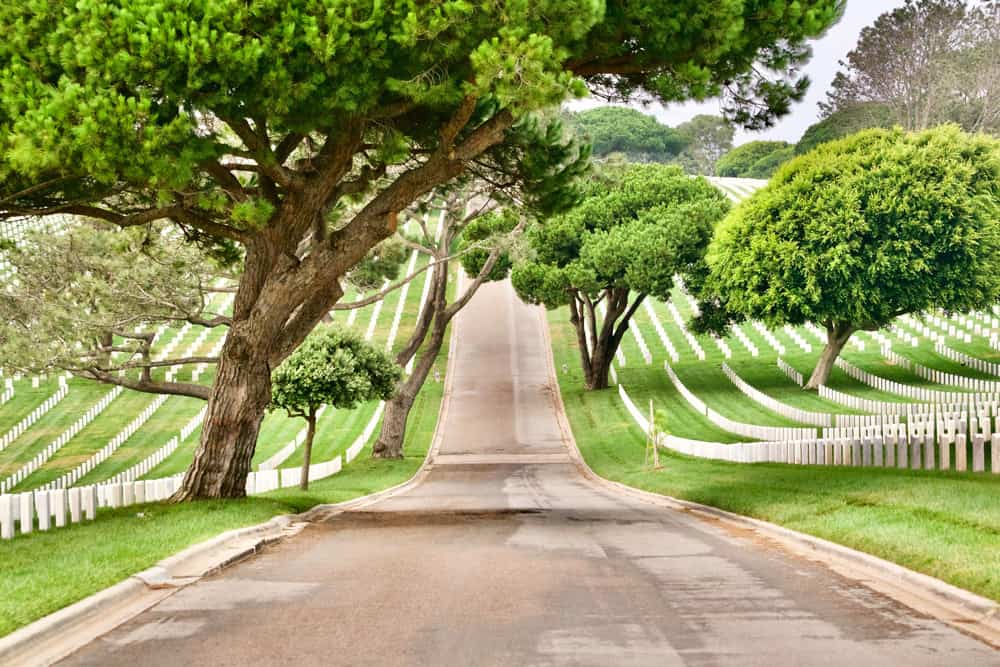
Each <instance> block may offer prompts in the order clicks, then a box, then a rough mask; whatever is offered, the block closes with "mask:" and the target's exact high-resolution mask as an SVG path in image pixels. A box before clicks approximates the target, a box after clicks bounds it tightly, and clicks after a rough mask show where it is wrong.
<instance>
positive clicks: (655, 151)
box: [573, 106, 687, 162]
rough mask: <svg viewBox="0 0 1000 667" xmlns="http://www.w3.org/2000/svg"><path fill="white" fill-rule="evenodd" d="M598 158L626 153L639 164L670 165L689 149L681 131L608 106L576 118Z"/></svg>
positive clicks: (633, 110)
mask: <svg viewBox="0 0 1000 667" xmlns="http://www.w3.org/2000/svg"><path fill="white" fill-rule="evenodd" d="M573 121H574V122H573V124H574V125H575V126H576V128H577V129H578V130H579V131H580V133H581V135H582V136H583V138H585V139H587V140H588V141H590V145H591V149H592V150H593V154H594V155H595V156H596V157H604V156H606V155H608V154H609V153H625V154H626V155H627V156H628V157H629V159H631V160H633V161H636V162H646V161H652V162H669V161H670V159H671V158H673V157H675V156H676V155H677V154H678V153H680V152H681V151H682V150H683V149H684V148H685V146H687V139H686V138H685V137H684V136H682V135H681V134H680V133H679V132H677V130H674V129H672V128H670V127H668V126H666V125H663V124H662V123H660V122H659V121H657V120H656V118H654V117H653V116H649V115H647V114H644V113H642V112H641V111H637V110H635V109H631V108H628V107H618V106H607V107H598V108H596V109H588V110H587V111H581V112H579V113H576V114H573Z"/></svg>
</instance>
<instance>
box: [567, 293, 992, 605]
mask: <svg viewBox="0 0 1000 667" xmlns="http://www.w3.org/2000/svg"><path fill="white" fill-rule="evenodd" d="M549 324H550V328H551V334H552V341H553V347H554V350H553V352H554V355H555V363H556V368H557V369H560V372H559V384H560V388H561V392H562V397H563V401H564V403H565V405H566V411H567V414H568V416H569V419H570V423H571V426H572V428H573V434H574V437H575V438H576V441H577V444H578V445H579V447H580V450H581V452H582V453H583V455H584V458H585V459H586V460H587V463H588V464H589V465H590V466H591V467H592V468H593V469H594V471H595V472H597V473H598V474H599V475H602V476H603V477H605V478H607V479H612V480H615V481H618V482H622V483H624V484H628V485H630V486H634V487H637V488H641V489H645V490H648V491H652V492H655V493H661V494H665V495H669V496H673V497H676V498H683V499H686V500H691V501H694V502H699V503H703V504H706V505H711V506H714V507H719V508H722V509H725V510H729V511H732V512H737V513H739V514H744V515H747V516H751V517H755V518H759V519H763V520H766V521H771V522H774V523H777V524H780V525H783V526H786V527H788V528H792V529H794V530H798V531H802V532H804V533H808V534H810V535H815V536H817V537H821V538H824V539H828V540H832V541H834V542H837V543H840V544H844V545H846V546H849V547H852V548H855V549H859V550H861V551H864V552H867V553H871V554H873V555H876V556H879V557H881V558H885V559H888V560H891V561H893V562H896V563H899V564H900V565H903V566H905V567H908V568H911V569H914V570H917V571H919V572H923V573H925V574H929V575H931V576H934V577H938V578H940V579H943V580H945V581H947V582H949V583H952V584H954V585H956V586H960V587H962V588H965V589H967V590H970V591H973V592H975V593H978V594H980V595H984V596H987V597H990V598H992V599H994V600H1000V504H998V503H997V498H998V497H1000V475H994V474H991V473H988V472H987V473H969V472H966V473H959V472H943V471H922V470H908V469H903V470H900V469H896V468H854V467H832V466H802V465H782V464H770V463H756V464H739V463H726V462H722V461H714V460H709V459H696V458H692V457H688V456H683V455H680V454H674V453H671V452H669V451H664V450H661V454H660V456H661V463H662V464H663V468H662V469H660V470H652V469H651V466H649V465H646V464H645V463H644V460H643V459H644V455H645V444H646V436H645V434H644V433H643V432H642V431H641V430H640V429H639V427H638V426H637V425H636V423H635V421H634V420H633V419H632V417H631V416H630V415H629V414H628V412H627V411H626V409H625V407H624V404H623V403H622V402H621V400H620V399H619V397H618V393H617V391H616V389H615V388H612V389H608V390H605V391H599V392H587V391H585V390H583V383H582V374H581V373H580V371H579V360H578V356H577V352H576V348H575V334H574V333H573V331H572V329H571V327H570V325H569V323H568V321H567V318H566V316H565V313H562V312H560V311H555V312H551V313H550V314H549ZM706 351H707V348H706ZM690 363H692V364H695V363H702V362H694V361H692V362H690ZM760 363H764V362H760ZM772 363H773V360H772ZM661 364H662V362H661ZM800 365H803V366H805V364H800ZM803 370H805V368H803ZM617 372H618V377H619V379H620V381H621V382H622V383H623V384H624V385H625V386H627V387H629V391H630V392H631V393H632V394H633V398H635V399H636V402H637V403H638V404H639V405H640V407H641V408H643V409H646V407H647V406H648V399H650V398H652V399H653V400H654V403H655V404H656V405H657V407H658V408H659V409H663V410H664V411H665V412H666V413H667V420H668V425H669V428H670V430H671V432H672V433H675V434H677V435H682V436H684V437H691V438H701V439H706V440H713V441H715V442H732V441H733V440H734V439H733V438H732V437H730V438H728V439H726V438H725V437H724V435H725V432H723V433H722V435H723V437H719V436H720V433H719V429H718V428H717V427H715V426H714V425H712V424H711V423H709V422H708V421H707V420H706V419H705V418H704V417H703V416H701V415H699V414H698V413H697V412H694V411H692V410H690V409H689V408H687V407H685V402H684V399H683V398H681V397H680V396H679V395H678V393H677V391H676V390H675V389H674V388H673V387H672V386H671V385H670V383H669V381H666V379H665V373H664V371H663V370H662V365H657V364H655V363H654V364H652V365H649V366H647V365H645V364H644V363H642V361H641V359H640V358H638V357H637V356H636V357H630V358H628V360H627V363H626V366H625V367H624V368H620V369H618V371H617ZM686 377H690V378H691V383H690V385H689V389H691V390H692V391H693V392H695V393H696V394H698V395H699V396H701V395H703V394H704V395H714V396H715V397H716V398H715V399H714V400H717V401H720V402H721V401H724V400H726V397H727V396H728V397H730V398H731V399H732V400H731V402H730V404H729V411H730V416H731V417H733V418H745V419H747V420H750V419H751V418H752V414H753V411H751V410H745V409H743V408H742V407H741V405H742V403H741V401H740V400H739V397H741V396H742V395H741V394H740V393H739V392H738V391H736V389H735V388H734V387H733V385H732V384H731V383H730V382H729V380H728V379H727V378H725V376H722V375H721V374H716V373H702V374H699V373H696V372H690V373H688V375H687V376H686ZM834 381H835V382H839V380H837V379H836V378H835V380H834ZM852 382H853V381H852ZM727 385H728V386H727ZM792 386H793V387H794V385H792ZM853 388H856V387H853ZM795 390H796V391H799V392H801V391H802V390H800V389H798V388H795ZM844 390H845V391H846V390H847V389H844ZM803 393H804V392H803ZM811 396H813V397H815V394H812V395H811ZM809 403H812V405H810V406H809V407H810V408H811V409H816V407H817V405H816V404H815V399H812V400H810V401H809Z"/></svg>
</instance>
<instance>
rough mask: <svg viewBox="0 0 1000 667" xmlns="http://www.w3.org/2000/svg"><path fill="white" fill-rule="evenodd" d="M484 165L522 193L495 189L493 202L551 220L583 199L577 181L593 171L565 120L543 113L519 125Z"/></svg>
mask: <svg viewBox="0 0 1000 667" xmlns="http://www.w3.org/2000/svg"><path fill="white" fill-rule="evenodd" d="M481 162H482V163H485V164H488V165H489V166H490V167H491V168H492V169H493V170H494V171H495V172H497V173H500V174H504V175H505V176H506V177H507V178H508V179H510V181H511V182H514V183H517V188H516V192H511V189H506V190H505V189H502V188H494V192H493V194H492V198H493V199H495V200H497V201H502V202H504V203H508V204H515V205H517V206H520V207H521V208H523V209H524V210H525V211H526V212H529V213H531V214H533V215H541V216H545V215H552V214H553V213H555V212H557V211H561V210H564V209H566V208H569V207H571V206H573V204H575V203H576V201H577V199H579V190H578V187H577V182H578V180H579V179H580V177H581V176H583V175H584V174H586V173H587V171H588V170H589V169H590V149H589V147H588V146H586V145H584V144H582V143H581V142H580V141H579V140H578V138H577V137H576V136H575V135H574V134H573V133H571V132H567V131H566V130H565V129H564V127H563V123H562V121H561V120H560V119H559V118H556V117H552V116H549V115H546V114H541V113H538V114H530V115H528V116H526V117H524V118H523V119H521V120H520V121H519V122H518V123H517V124H516V125H514V127H512V128H511V129H510V131H509V132H508V133H507V141H506V142H504V144H503V145H502V146H499V147H497V149H495V150H492V151H490V152H489V153H488V154H487V155H485V156H484V157H483V159H482V160H481ZM479 173H480V172H479V171H478V170H475V171H473V173H471V174H469V178H471V179H475V178H477V177H478V175H479ZM465 180H468V179H465ZM461 185H462V183H461V182H460V183H459V184H458V186H459V187H461Z"/></svg>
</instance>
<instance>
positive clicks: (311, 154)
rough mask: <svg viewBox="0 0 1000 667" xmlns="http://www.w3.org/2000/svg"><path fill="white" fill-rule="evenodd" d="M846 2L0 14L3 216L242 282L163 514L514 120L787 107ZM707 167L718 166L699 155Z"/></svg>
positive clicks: (489, 172) (222, 7)
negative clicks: (624, 106)
mask: <svg viewBox="0 0 1000 667" xmlns="http://www.w3.org/2000/svg"><path fill="white" fill-rule="evenodd" d="M842 7H843V2H842V0H767V1H766V2H765V1H763V0H760V1H747V2H727V3H694V2H687V3H681V4H677V3H667V4H664V3H652V4H651V3H632V2H621V1H617V0H615V1H609V2H606V3H605V2H598V1H595V0H572V1H569V2H567V1H566V0H558V1H557V0H537V1H532V2H527V1H525V0H515V1H513V2H504V3H495V2H484V1H478V0H477V1H474V2H469V1H468V0H442V1H440V2H433V3H426V2H416V1H415V0H385V1H384V2H379V3H371V2H357V1H356V0H283V1H281V2H276V1H274V0H262V1H261V2H253V3H247V2H245V0H184V1H183V2H181V1H178V0H167V1H165V2H158V3H150V2H147V1H145V0H100V1H98V0H81V1H80V2H75V3H69V4H67V3H44V2H29V3H16V2H15V3H4V4H3V5H2V6H0V28H2V32H3V34H4V36H5V39H4V40H3V42H2V44H0V145H2V146H3V153H2V155H3V157H2V159H0V217H12V216H23V215H33V216H38V215H54V214H66V213H69V214H73V215H78V216H84V217H87V218H90V219H92V220H97V221H101V222H103V223H106V224H110V225H116V226H120V227H129V226H142V225H145V224H147V223H149V222H152V221H156V220H160V219H164V220H169V221H170V222H171V223H173V224H174V225H175V226H177V227H179V228H180V229H181V230H183V232H184V233H185V234H186V236H187V237H188V238H190V239H191V240H194V241H200V242H203V243H214V244H223V245H225V244H233V245H237V246H240V247H241V248H242V250H243V257H244V266H243V271H242V272H241V276H240V280H239V286H238V290H237V293H236V300H235V306H234V311H233V316H232V322H231V326H230V330H229V335H228V336H227V338H226V343H225V345H224V347H223V349H222V353H221V357H220V361H219V365H218V371H217V373H216V376H215V382H214V385H213V387H212V398H213V399H215V400H210V402H209V407H208V415H207V417H206V420H205V428H204V429H203V430H202V433H201V444H200V445H199V448H198V450H197V452H196V454H195V458H194V462H193V464H192V466H191V468H189V470H188V472H187V474H186V476H185V480H184V483H183V485H182V488H181V490H180V491H179V492H178V494H177V495H176V499H177V500H184V499H189V498H195V497H218V496H240V495H242V494H243V493H244V489H245V477H246V473H247V471H248V466H249V461H250V460H251V454H252V452H253V448H254V446H255V443H256V438H257V434H258V431H259V427H260V421H261V419H262V417H263V414H264V411H265V409H266V407H267V405H268V404H269V403H270V400H271V397H270V387H271V384H270V372H271V370H272V369H273V368H275V367H277V366H278V365H279V364H280V363H281V362H282V361H283V360H284V359H285V358H286V357H287V356H288V355H289V354H290V353H291V352H292V351H293V350H294V349H295V348H296V347H297V346H298V345H299V344H300V343H301V341H302V340H303V339H304V338H305V337H306V335H307V334H308V333H309V332H310V331H311V330H312V329H313V327H315V326H316V324H317V322H319V321H320V320H321V319H322V318H323V317H324V316H325V315H326V313H327V312H328V311H329V309H330V308H331V306H333V305H334V304H335V303H336V302H337V301H338V300H339V299H340V298H341V297H342V296H343V288H342V282H341V279H342V278H343V277H344V276H345V275H346V274H347V273H348V272H349V271H350V270H351V268H352V267H354V266H355V265H356V264H357V263H358V262H359V261H361V260H362V259H363V258H364V257H365V256H366V255H367V254H368V253H369V252H370V251H371V250H372V248H373V247H375V246H376V245H377V244H378V243H380V242H381V241H383V240H384V239H386V238H388V237H390V236H392V235H393V233H394V232H395V231H396V226H397V222H398V219H399V216H400V214H401V213H403V212H404V211H406V210H407V208H408V207H410V206H412V205H413V204H414V203H415V202H417V201H419V200H420V199H421V198H423V197H425V196H426V195H427V194H428V193H430V192H432V191H433V190H434V189H435V188H437V187H439V186H441V185H443V184H446V183H449V182H450V181H452V180H453V179H455V178H456V177H457V176H459V175H461V174H462V173H463V172H465V171H467V170H469V169H470V168H472V166H473V165H474V166H475V167H476V168H477V169H478V170H480V172H481V173H482V174H483V175H484V176H486V177H488V178H490V179H491V180H493V181H494V182H497V183H512V182H517V181H519V180H520V179H521V178H522V177H523V173H524V171H523V170H522V169H521V166H523V164H524V156H525V155H530V151H522V150H518V149H517V148H516V147H513V146H512V144H513V143H516V142H517V137H518V136H519V133H520V131H521V130H522V128H523V127H524V125H523V122H524V119H525V118H527V117H528V116H529V115H530V114H531V113H532V112H534V111H537V110H539V109H543V108H547V107H550V106H553V105H556V104H558V103H560V102H562V101H563V100H564V99H565V98H567V97H568V96H571V95H574V94H581V93H582V92H584V90H585V89H587V88H589V89H590V90H591V91H592V92H594V93H595V94H597V95H601V96H603V97H605V98H608V99H616V100H627V99H629V98H631V97H632V96H634V95H640V94H641V95H643V96H646V97H648V98H650V99H655V100H659V101H663V102H677V101H683V100H687V99H705V98H708V97H716V96H717V97H721V98H722V100H723V109H724V113H725V114H726V116H727V117H728V118H730V119H731V120H733V121H734V122H735V123H738V124H741V125H745V126H750V127H763V126H767V125H768V124H771V123H773V122H774V119H775V118H776V117H777V116H779V115H781V114H784V113H786V112H787V110H788V107H789V104H790V102H791V101H793V100H796V99H801V97H802V95H803V94H804V92H805V87H806V84H807V81H806V79H805V78H804V77H803V76H802V75H801V72H800V70H799V66H800V65H801V64H802V62H804V60H805V59H806V58H807V57H808V55H809V53H808V45H807V44H806V39H807V38H809V37H813V36H816V35H819V34H820V33H822V32H823V30H825V28H826V27H827V26H828V25H830V24H831V23H832V22H833V21H834V20H835V19H836V18H837V17H838V16H839V14H840V12H841V10H842ZM713 163H714V159H713Z"/></svg>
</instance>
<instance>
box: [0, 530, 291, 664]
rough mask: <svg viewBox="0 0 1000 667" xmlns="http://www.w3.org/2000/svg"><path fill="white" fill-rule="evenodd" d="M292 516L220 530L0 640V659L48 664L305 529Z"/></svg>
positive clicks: (11, 662) (2, 662) (2, 660)
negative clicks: (179, 592) (211, 536)
mask: <svg viewBox="0 0 1000 667" xmlns="http://www.w3.org/2000/svg"><path fill="white" fill-rule="evenodd" d="M301 528H302V524H295V523H293V520H292V518H291V517H289V516H278V517H274V518H273V519H271V520H269V521H267V522H265V523H262V524H259V525H256V526H248V527H246V528H237V529H234V530H229V531H226V532H225V533H221V534H219V535H217V536H215V537H213V538H211V539H209V540H206V541H204V542H200V543H198V544H195V545H193V546H191V547H188V548H187V549H184V550H183V551H181V552H179V553H177V554H174V555H173V556H170V557H168V558H165V559H163V560H161V561H160V562H159V563H157V564H156V565H154V566H153V567H151V568H149V569H147V570H144V571H142V572H139V573H136V574H134V575H132V576H130V577H129V578H128V579H125V580H124V581H120V582H118V583H117V584H115V585H114V586H111V587H110V588H106V589H104V590H103V591H99V592H97V593H94V594H93V595H91V596H89V597H86V598H84V599H83V600H80V601H79V602H75V603H74V604H71V605H70V606H68V607H64V608H63V609H60V610H59V611H57V612H54V613H52V614H49V615H48V616H45V617H43V618H40V619H38V620H37V621H35V622H34V623H31V624H29V625H26V626H25V627H23V628H20V629H18V630H15V631H14V632H12V633H11V634H9V635H7V636H6V637H3V638H2V639H0V664H18V665H49V664H52V663H53V662H55V661H57V660H60V659H62V658H64V657H66V656H67V655H69V654H70V653H72V652H73V651H75V650H76V649H77V648H79V647H80V646H82V645H84V644H86V643H87V642H90V641H92V640H94V639H96V638H97V637H99V636H101V635H102V634H104V633H106V632H108V631H109V630H111V629H113V628H115V627H117V626H118V625H120V624H121V623H123V622H125V621H127V620H128V619H130V618H132V617H133V616H135V615H136V614H138V613H141V612H142V611H144V610H146V609H148V608H149V607H151V606H153V605H154V604H156V603H157V602H160V601H161V600H163V599H164V598H166V597H169V596H170V595H173V594H174V593H175V592H176V591H177V590H179V589H180V588H183V587H185V586H187V585H190V584H192V583H194V582H196V581H198V580H199V579H201V578H202V577H204V576H207V575H210V574H213V573H215V572H218V571H219V570H222V569H223V568H225V567H227V566H228V565H231V564H232V563H235V562H237V561H239V560H242V559H244V558H246V557H247V556H250V555H252V554H254V553H256V552H257V551H259V550H260V549H261V548H262V547H264V546H265V545H267V544H271V543H273V542H275V541H277V540H280V539H283V538H284V537H286V536H288V535H290V534H294V533H295V532H298V530H301Z"/></svg>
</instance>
